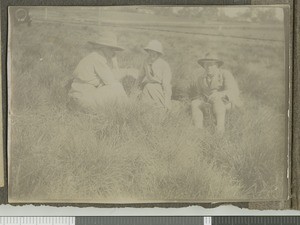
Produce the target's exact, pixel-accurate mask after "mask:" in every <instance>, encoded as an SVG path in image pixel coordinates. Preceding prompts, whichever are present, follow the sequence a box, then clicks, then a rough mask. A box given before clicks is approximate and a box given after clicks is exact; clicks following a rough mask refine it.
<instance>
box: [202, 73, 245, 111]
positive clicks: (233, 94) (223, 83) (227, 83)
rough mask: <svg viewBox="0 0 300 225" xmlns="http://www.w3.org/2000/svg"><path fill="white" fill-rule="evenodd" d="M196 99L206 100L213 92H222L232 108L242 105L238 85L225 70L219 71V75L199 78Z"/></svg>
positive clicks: (205, 75)
mask: <svg viewBox="0 0 300 225" xmlns="http://www.w3.org/2000/svg"><path fill="white" fill-rule="evenodd" d="M197 91H198V97H203V98H204V99H208V97H209V96H210V95H211V94H212V93H213V92H215V91H219V92H223V93H224V94H225V96H226V97H227V99H228V101H229V102H231V103H232V104H233V105H234V106H238V107H240V106H241V105H242V102H241V99H240V91H239V87H238V84H237V82H236V80H235V78H234V76H233V75H232V73H231V72H230V71H228V70H225V69H219V73H218V74H216V75H214V76H212V77H209V76H208V75H207V74H204V76H201V77H200V78H199V80H198V82H197Z"/></svg>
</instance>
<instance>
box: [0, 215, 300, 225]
mask: <svg viewBox="0 0 300 225" xmlns="http://www.w3.org/2000/svg"><path fill="white" fill-rule="evenodd" d="M0 225H300V216H212V217H210V216H206V217H205V216H204V217H203V216H78V217H77V216H74V217H72V216H68V217H61V216H59V217H56V216H53V217H48V216H42V217H35V216H34V217H27V216H11V217H9V216H7V217H6V216H4V217H0Z"/></svg>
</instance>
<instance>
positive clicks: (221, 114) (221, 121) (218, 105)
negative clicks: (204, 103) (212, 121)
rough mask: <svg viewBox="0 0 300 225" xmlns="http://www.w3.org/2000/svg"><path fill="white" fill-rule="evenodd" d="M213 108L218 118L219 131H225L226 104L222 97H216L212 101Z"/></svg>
mask: <svg viewBox="0 0 300 225" xmlns="http://www.w3.org/2000/svg"><path fill="white" fill-rule="evenodd" d="M212 109H213V113H214V115H215V117H216V120H217V127H216V128H217V132H219V133H224V131H225V114H226V106H225V104H224V102H223V100H222V99H221V98H216V99H214V101H213V102H212Z"/></svg>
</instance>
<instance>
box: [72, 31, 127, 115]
mask: <svg viewBox="0 0 300 225" xmlns="http://www.w3.org/2000/svg"><path fill="white" fill-rule="evenodd" d="M95 36H96V37H94V38H93V40H91V41H89V44H90V45H91V49H92V52H90V53H89V54H88V55H87V56H85V57H84V58H83V59H82V60H81V61H80V62H79V64H78V65H77V67H76V69H75V70H74V72H73V75H74V79H73V81H72V84H71V89H70V91H69V96H70V97H71V98H72V99H73V100H74V101H75V103H77V104H78V105H79V106H80V107H83V108H85V109H88V110H96V109H97V108H98V107H99V106H102V105H103V104H104V103H111V102H124V101H126V100H127V95H126V93H125V91H124V88H123V86H122V84H121V83H120V82H119V80H118V79H117V78H118V77H117V72H118V71H119V70H118V66H117V63H116V62H117V61H116V57H115V56H116V52H117V51H122V50H123V48H122V47H120V46H118V45H117V38H116V36H115V35H114V34H113V33H110V32H103V33H102V34H100V35H95Z"/></svg>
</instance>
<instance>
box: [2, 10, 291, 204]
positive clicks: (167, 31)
mask: <svg viewBox="0 0 300 225" xmlns="http://www.w3.org/2000/svg"><path fill="white" fill-rule="evenodd" d="M284 12H286V10H284V7H283V6H226V7H220V6H218V7H217V6H206V7H204V6H203V7H200V6H194V7H179V6H172V7H171V6H170V7H167V6H126V7H125V6H122V7H117V6H113V7H112V6H107V7H49V6H48V7H37V6H35V7H10V8H9V19H10V20H9V49H8V50H9V57H8V62H9V65H8V68H9V73H8V87H9V134H8V136H9V137H8V138H9V139H8V148H9V149H8V160H9V162H8V166H9V170H8V173H9V186H8V189H9V202H25V203H26V202H30V203H33V202H78V203H159V202H218V201H226V202H230V201H248V202H249V201H260V200H262V201H266V200H284V199H286V198H287V184H288V180H287V166H288V164H287V154H288V147H287V135H286V133H287V98H288V89H287V87H288V73H287V71H286V66H287V65H286V48H287V47H286V45H287V42H288V40H287V38H286V37H285V33H286V32H285V30H287V29H286V25H285V24H286V23H285V17H286V16H289V15H286V13H284Z"/></svg>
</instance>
